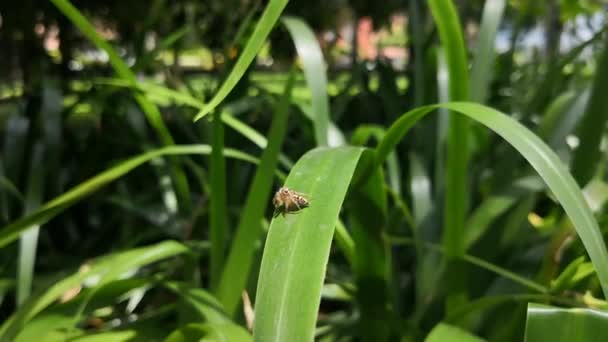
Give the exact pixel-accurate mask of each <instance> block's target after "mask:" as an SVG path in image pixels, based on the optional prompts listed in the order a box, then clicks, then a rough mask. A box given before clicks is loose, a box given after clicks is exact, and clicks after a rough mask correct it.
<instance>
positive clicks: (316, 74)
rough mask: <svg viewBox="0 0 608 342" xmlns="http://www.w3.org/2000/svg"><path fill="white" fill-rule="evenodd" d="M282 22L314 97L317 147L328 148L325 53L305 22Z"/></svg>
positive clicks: (294, 18)
mask: <svg viewBox="0 0 608 342" xmlns="http://www.w3.org/2000/svg"><path fill="white" fill-rule="evenodd" d="M281 21H282V22H283V25H285V27H286V28H287V31H289V34H290V35H291V38H292V39H293V42H294V44H295V46H296V51H297V52H298V56H300V60H301V61H302V64H303V66H304V76H305V78H306V84H307V85H308V88H309V89H310V93H311V95H312V113H313V114H314V116H313V118H312V121H313V124H314V130H315V138H316V141H317V146H328V142H329V140H328V130H329V99H328V97H327V74H326V73H325V62H324V59H323V52H321V47H320V46H319V42H318V41H317V38H316V37H315V34H314V32H313V31H312V30H311V29H310V27H309V26H308V25H306V23H305V22H304V21H303V20H301V19H300V18H296V17H289V16H288V17H284V18H282V19H281Z"/></svg>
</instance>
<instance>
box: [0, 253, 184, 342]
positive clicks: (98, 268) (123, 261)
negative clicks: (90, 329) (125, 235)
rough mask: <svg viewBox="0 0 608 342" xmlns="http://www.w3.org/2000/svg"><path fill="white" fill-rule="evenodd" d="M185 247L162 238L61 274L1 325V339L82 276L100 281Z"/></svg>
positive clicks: (171, 254) (105, 280)
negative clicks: (86, 267) (61, 277)
mask: <svg viewBox="0 0 608 342" xmlns="http://www.w3.org/2000/svg"><path fill="white" fill-rule="evenodd" d="M188 251H189V249H188V248H186V247H185V246H184V245H182V244H180V243H178V242H175V241H166V242H161V243H158V244H156V245H152V246H148V247H141V248H136V249H132V250H129V251H125V252H122V253H118V254H111V255H109V256H106V257H102V258H98V259H97V260H96V261H95V262H93V263H91V265H90V267H89V268H88V269H87V270H85V271H79V272H77V273H75V274H73V275H71V276H69V277H66V278H64V279H63V280H61V281H59V282H58V283H56V284H54V285H53V286H51V287H50V288H49V289H48V290H46V291H45V292H44V293H42V294H41V295H40V296H38V297H31V298H30V299H29V300H28V301H26V302H25V304H24V305H23V306H22V307H21V308H20V309H19V310H18V311H17V312H16V313H15V314H14V315H13V316H11V318H10V319H9V320H7V321H6V323H5V324H4V325H3V326H2V329H1V330H0V336H1V337H2V338H3V339H4V340H11V339H12V337H13V336H15V334H16V333H18V332H19V331H20V330H21V329H22V327H23V326H24V325H25V324H26V323H27V322H28V321H29V320H31V319H32V318H33V317H34V316H36V314H38V313H39V312H40V311H42V310H44V309H45V308H47V307H48V306H49V305H51V304H52V303H53V302H54V301H56V300H57V299H58V298H59V297H61V295H63V294H64V293H65V292H67V291H68V290H70V289H73V288H75V287H78V286H81V284H82V283H83V282H84V280H85V279H88V278H90V277H94V276H97V277H100V280H99V282H98V284H99V285H103V284H105V283H108V282H109V281H111V280H114V279H116V278H118V277H119V276H121V275H122V274H123V273H125V272H127V271H130V270H133V269H137V268H140V267H142V266H145V265H148V264H151V263H154V262H157V261H159V260H162V259H166V258H169V257H172V256H175V255H178V254H183V253H186V252H188Z"/></svg>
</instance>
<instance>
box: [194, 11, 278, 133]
mask: <svg viewBox="0 0 608 342" xmlns="http://www.w3.org/2000/svg"><path fill="white" fill-rule="evenodd" d="M286 5H287V0H270V2H269V3H268V5H266V9H265V10H264V13H263V14H262V17H261V18H260V20H259V21H258V23H257V25H256V27H255V30H254V31H253V34H252V35H251V38H249V41H248V42H247V45H245V48H244V49H243V52H242V53H241V55H240V56H239V59H238V60H237V61H236V64H235V65H234V67H233V68H232V70H230V74H229V75H228V77H226V80H225V81H224V83H222V85H221V86H220V89H219V90H218V91H217V93H215V95H214V96H213V98H212V99H211V101H209V103H208V104H207V105H206V106H205V108H203V110H201V111H200V112H199V113H198V114H197V115H196V117H195V118H194V121H197V120H200V119H201V118H202V117H204V116H205V115H207V114H209V113H210V112H211V111H212V110H214V109H215V107H217V106H218V105H219V104H220V103H221V102H222V101H223V100H224V98H226V96H227V95H228V94H229V93H230V91H231V90H232V88H234V86H236V84H237V83H238V82H239V80H240V79H241V77H243V75H244V74H245V71H247V68H248V67H249V65H250V64H251V62H253V60H254V58H255V56H256V55H257V53H258V51H260V49H261V48H262V46H263V45H264V42H265V41H266V37H268V34H270V31H271V30H272V28H273V27H274V24H275V23H276V22H277V20H278V19H279V16H280V15H281V13H282V12H283V9H284V8H285V6H286Z"/></svg>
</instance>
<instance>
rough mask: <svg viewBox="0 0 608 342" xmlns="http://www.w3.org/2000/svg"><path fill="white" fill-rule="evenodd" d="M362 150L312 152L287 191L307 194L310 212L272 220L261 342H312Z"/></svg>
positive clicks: (257, 329) (259, 309) (258, 310)
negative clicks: (337, 230) (337, 231)
mask: <svg viewBox="0 0 608 342" xmlns="http://www.w3.org/2000/svg"><path fill="white" fill-rule="evenodd" d="M362 152H363V149H361V148H354V147H341V148H330V149H326V148H321V149H315V150H313V151H310V152H308V153H306V154H305V155H304V156H302V158H300V160H298V162H297V163H296V165H295V166H294V168H293V169H292V170H291V172H290V173H289V176H288V177H287V181H286V182H285V186H286V187H288V188H290V189H292V190H294V191H297V192H301V193H304V194H306V196H307V197H308V199H309V201H310V207H308V208H305V209H304V210H302V211H301V212H299V213H287V214H285V215H284V216H282V215H279V216H278V217H276V218H275V219H273V220H272V222H271V224H270V230H269V232H268V238H267V240H266V246H265V248H264V255H263V258H262V266H261V270H260V277H259V280H258V288H257V297H256V304H255V323H254V329H253V331H254V339H255V340H256V341H312V340H313V337H314V331H315V323H316V320H317V314H318V309H319V303H320V299H321V288H322V285H323V279H324V277H325V269H326V265H327V261H328V257H329V250H330V245H331V241H332V236H333V233H334V227H335V225H336V222H337V220H338V214H339V212H340V208H341V207H342V202H343V200H344V197H345V195H346V190H347V188H348V185H349V183H350V181H351V178H352V176H353V173H354V171H355V168H356V166H357V163H358V161H359V158H360V156H361V154H362Z"/></svg>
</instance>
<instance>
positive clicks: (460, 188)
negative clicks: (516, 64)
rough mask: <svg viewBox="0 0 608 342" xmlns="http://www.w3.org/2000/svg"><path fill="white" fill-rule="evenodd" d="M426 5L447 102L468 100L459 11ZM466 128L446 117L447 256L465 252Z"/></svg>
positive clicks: (432, 1) (444, 4)
mask: <svg viewBox="0 0 608 342" xmlns="http://www.w3.org/2000/svg"><path fill="white" fill-rule="evenodd" d="M428 4H429V8H430V10H431V14H432V15H433V18H434V19H435V24H436V25H437V30H438V31H439V37H440V39H441V44H442V45H443V49H444V52H445V56H446V62H447V66H448V77H449V94H450V101H466V100H468V97H469V95H468V89H469V75H468V67H467V57H466V50H465V46H464V38H463V35H462V29H461V26H460V21H459V19H458V12H457V11H456V8H455V6H454V3H453V2H452V1H441V0H429V1H428ZM468 126H469V125H468V122H467V121H466V119H464V118H462V117H459V116H456V115H451V116H450V117H449V127H448V137H447V164H446V184H445V186H446V194H445V195H446V196H445V209H444V210H445V211H444V214H445V217H444V235H443V244H444V246H445V248H446V252H447V255H448V256H458V255H460V254H462V253H464V241H463V239H462V235H463V231H464V221H465V217H466V213H467V202H468V198H467V182H468V180H467V163H468V155H467V154H468V153H467V152H468V144H467V139H468V134H469V128H468Z"/></svg>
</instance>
